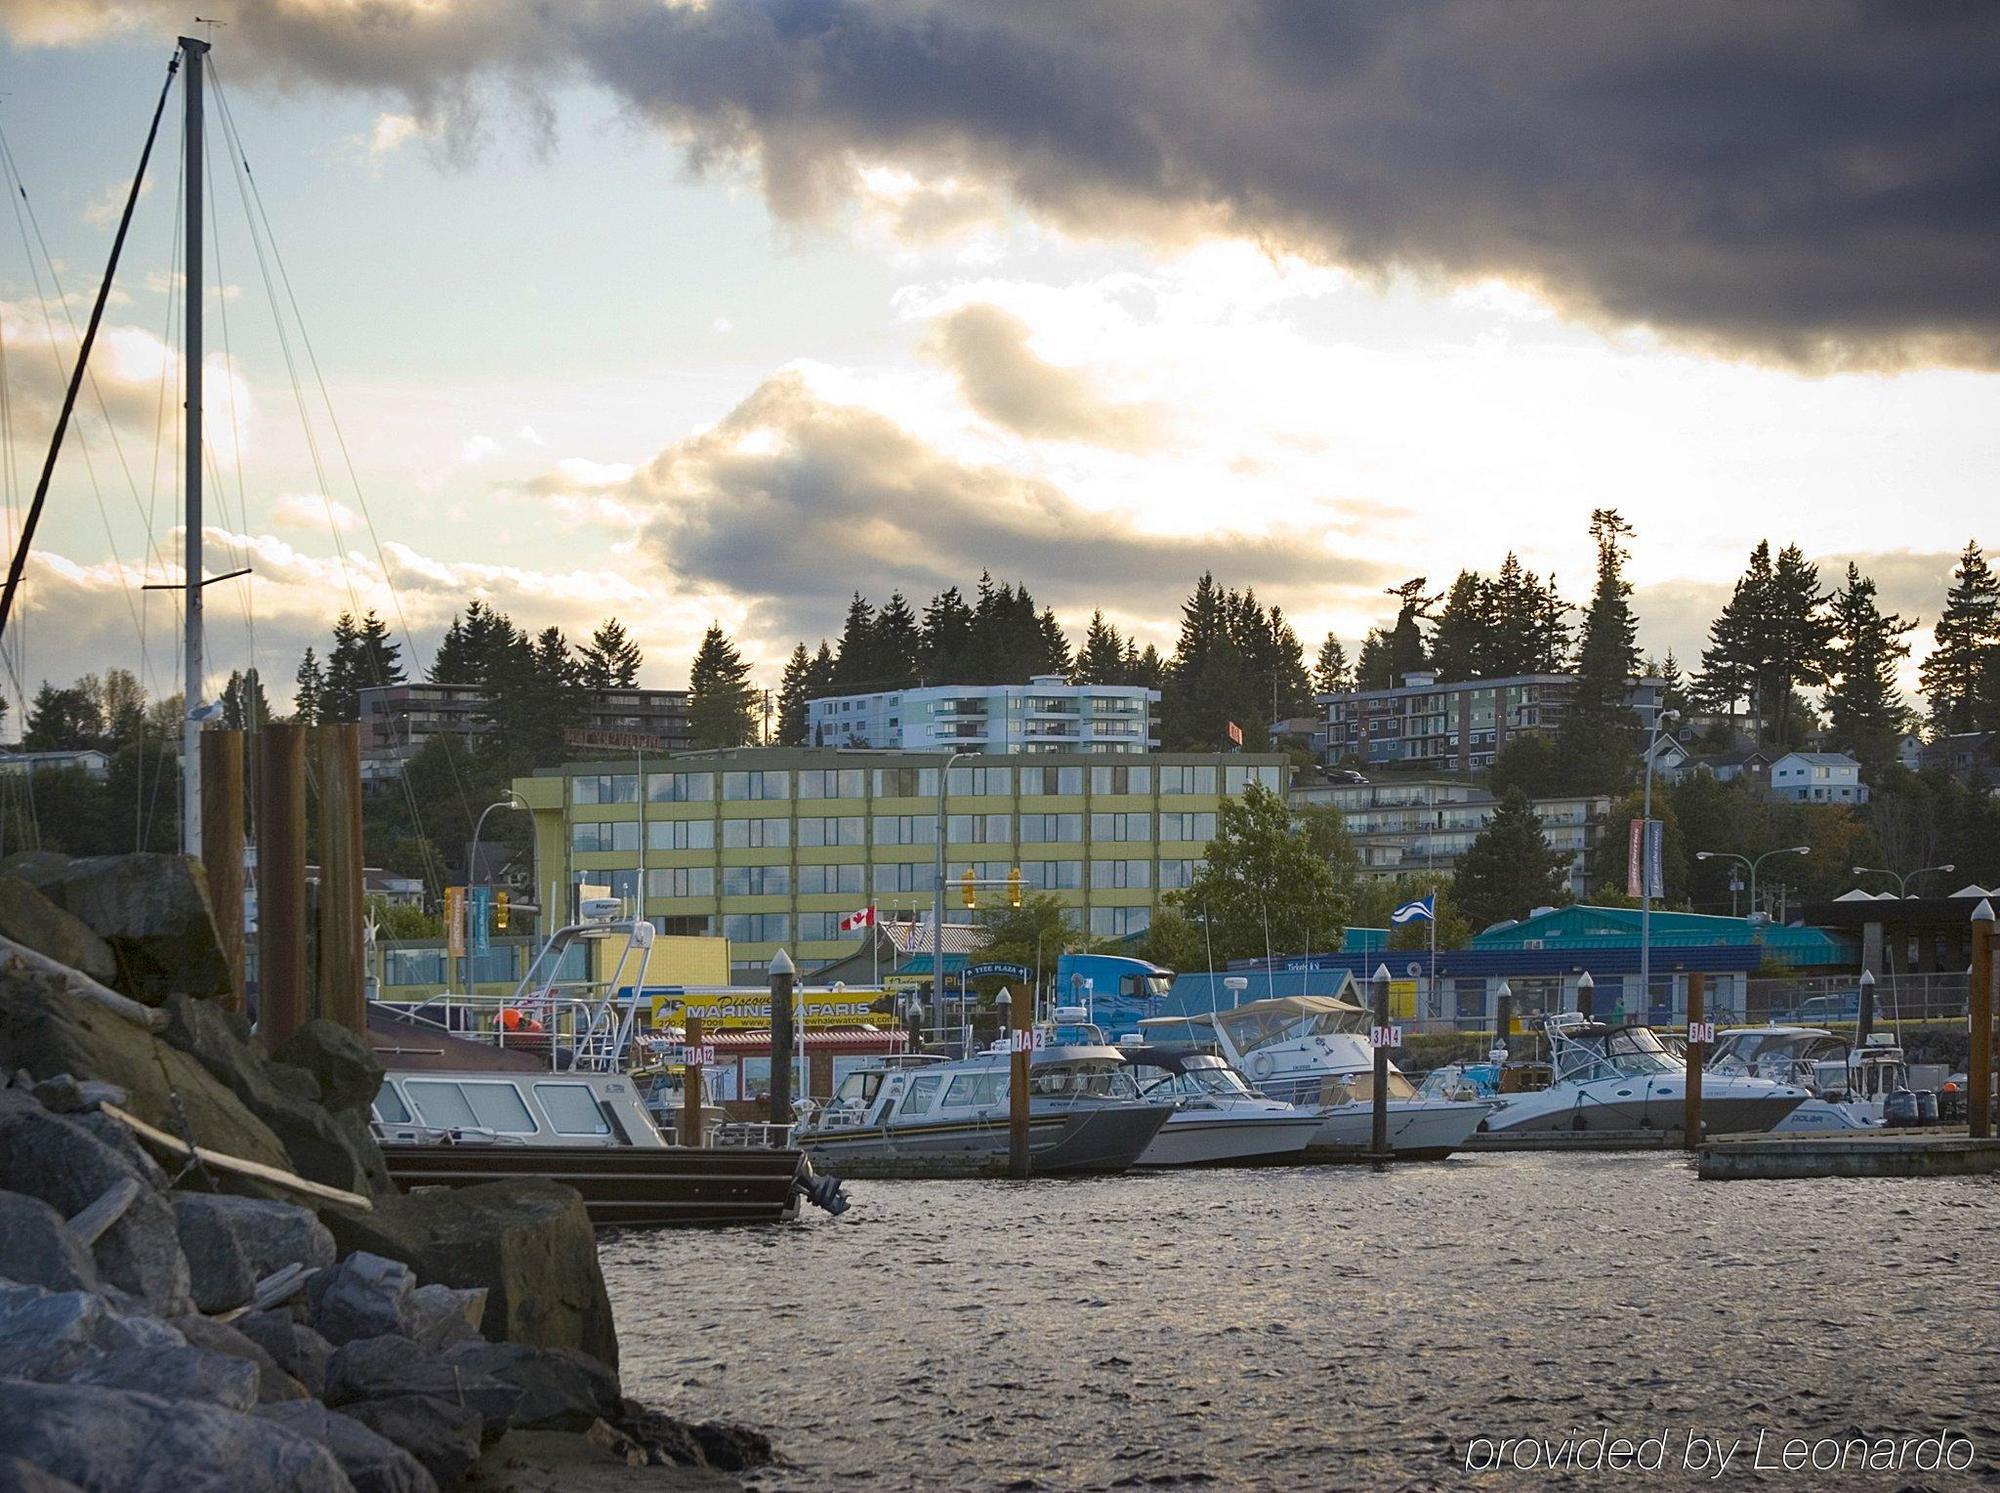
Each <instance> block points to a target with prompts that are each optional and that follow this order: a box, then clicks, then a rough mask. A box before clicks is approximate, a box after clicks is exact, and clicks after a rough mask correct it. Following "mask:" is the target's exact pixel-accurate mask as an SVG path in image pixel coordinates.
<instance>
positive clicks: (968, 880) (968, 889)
mask: <svg viewBox="0 0 2000 1493" xmlns="http://www.w3.org/2000/svg"><path fill="white" fill-rule="evenodd" d="M959 888H960V890H959V895H960V896H961V897H963V898H964V899H965V905H966V906H967V907H977V906H978V905H979V892H978V889H977V888H976V887H975V886H974V885H973V876H972V867H970V866H967V867H966V868H965V874H964V875H963V876H961V877H960V878H959Z"/></svg>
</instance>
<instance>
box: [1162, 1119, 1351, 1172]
mask: <svg viewBox="0 0 2000 1493" xmlns="http://www.w3.org/2000/svg"><path fill="white" fill-rule="evenodd" d="M1319 1130H1320V1119H1319V1116H1318V1115H1311V1114H1301V1115H1286V1114H1251V1115H1231V1114H1230V1113H1229V1112H1228V1111H1226V1110H1224V1111H1205V1110H1186V1111H1182V1112H1180V1113H1177V1114H1175V1115H1174V1116H1173V1118H1171V1119H1169V1120H1168V1121H1167V1123H1166V1124H1164V1125H1162V1126H1161V1127H1160V1133H1159V1134H1158V1135H1156V1136H1154V1137H1153V1141H1152V1144H1151V1145H1149V1146H1147V1147H1146V1149H1145V1151H1144V1152H1143V1153H1142V1154H1141V1155H1140V1157H1139V1162H1138V1164H1139V1165H1140V1166H1142V1167H1156V1166H1256V1165H1263V1164H1268V1163H1273V1162H1285V1161H1297V1160H1299V1159H1301V1157H1302V1156H1303V1154H1304V1152H1305V1148H1306V1147H1307V1146H1308V1145H1309V1144H1311V1142H1312V1138H1313V1137H1314V1136H1315V1135H1317V1134H1318V1133H1319Z"/></svg>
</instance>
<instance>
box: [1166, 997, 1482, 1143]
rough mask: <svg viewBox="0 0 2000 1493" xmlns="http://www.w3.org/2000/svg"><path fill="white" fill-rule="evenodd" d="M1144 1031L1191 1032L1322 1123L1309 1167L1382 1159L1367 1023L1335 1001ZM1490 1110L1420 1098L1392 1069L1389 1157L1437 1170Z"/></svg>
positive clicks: (1474, 1103) (1270, 1003)
mask: <svg viewBox="0 0 2000 1493" xmlns="http://www.w3.org/2000/svg"><path fill="white" fill-rule="evenodd" d="M1140 1026H1141V1027H1144V1028H1166V1027H1175V1026H1179V1027H1183V1028H1190V1029H1193V1030H1194V1031H1196V1032H1197V1033H1198V1034H1202V1033H1205V1034H1207V1035H1209V1036H1211V1037H1212V1039H1213V1041H1214V1043H1215V1046H1216V1049H1217V1051H1218V1052H1219V1053H1220V1055H1221V1056H1222V1058H1223V1059H1224V1060H1225V1061H1226V1062H1228V1063H1229V1065H1230V1066H1232V1067H1234V1068H1236V1069H1238V1070H1239V1071H1241V1072H1242V1073H1243V1074H1244V1075H1245V1076H1246V1077H1247V1078H1248V1079H1249V1080H1250V1082H1251V1084H1252V1085H1253V1086H1254V1087H1255V1089H1256V1091H1257V1092H1258V1093H1260V1094H1262V1095H1264V1096H1265V1097H1267V1098H1270V1099H1276V1100H1279V1101H1280V1102H1282V1103H1286V1104H1290V1105H1292V1106H1293V1107H1295V1108H1298V1109H1304V1110H1309V1111H1311V1112H1313V1113H1315V1114H1317V1115H1318V1116H1319V1121H1320V1126H1319V1129H1318V1131H1317V1132H1316V1133H1315V1134H1314V1136H1313V1138H1312V1141H1311V1142H1310V1143H1309V1144H1308V1146H1307V1148H1306V1152H1305V1159H1306V1160H1308V1161H1313V1160H1322V1161H1323V1160H1347V1159H1359V1158H1361V1157H1364V1156H1367V1155H1370V1154H1372V1153H1373V1150H1374V1143H1375V1142H1374V1129H1375V1114H1374V1096H1375V1053H1374V1049H1373V1048H1371V1047H1370V1046H1369V1045H1368V1032H1367V1027H1368V1013H1367V1012H1366V1011H1364V1010H1362V1009H1361V1007H1359V1006H1357V1005H1355V1004H1354V1003H1353V1002H1352V1001H1345V1000H1342V999H1340V998H1339V997H1338V996H1332V995H1286V996H1278V997H1275V998H1273V999H1270V1000H1260V1001H1249V1002H1246V1003H1245V1004H1243V1005H1240V1006H1232V1007H1231V1008H1229V1009H1228V1010H1226V1011H1212V1012H1200V1013H1195V1014H1191V1015H1188V1016H1168V1017H1155V1018H1152V1019H1150V1020H1147V1021H1142V1022H1141V1023H1140ZM1488 1108H1489V1106H1488V1105H1487V1104H1486V1103H1484V1102H1483V1101H1479V1100H1454V1099H1428V1098H1421V1097H1419V1096H1418V1094H1417V1091H1416V1089H1415V1088H1414V1087H1413V1086H1412V1085H1411V1083H1410V1081H1409V1079H1407V1078H1406V1077H1404V1076H1403V1073H1402V1071H1401V1070H1400V1069H1398V1068H1397V1067H1396V1065H1395V1064H1394V1063H1393V1062H1392V1063H1390V1064H1389V1094H1388V1113H1389V1148H1390V1150H1391V1152H1392V1153H1393V1154H1394V1156H1395V1157H1396V1159H1398V1160H1400V1161H1437V1160H1442V1159H1443V1158H1444V1157H1446V1156H1449V1155H1450V1154H1451V1153H1452V1152H1453V1151H1456V1150H1457V1149H1458V1148H1459V1147H1460V1146H1462V1145H1464V1144H1465V1142H1466V1140H1467V1138H1468V1137H1470V1136H1471V1134H1472V1133H1473V1131H1475V1130H1477V1129H1478V1128H1479V1124H1480V1121H1482V1120H1483V1119H1485V1118H1486V1112H1487V1110H1488Z"/></svg>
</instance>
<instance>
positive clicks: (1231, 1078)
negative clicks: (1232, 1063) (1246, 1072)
mask: <svg viewBox="0 0 2000 1493" xmlns="http://www.w3.org/2000/svg"><path fill="white" fill-rule="evenodd" d="M1139 1093H1140V1094H1141V1096H1143V1097H1144V1098H1147V1099H1204V1098H1217V1099H1240V1098H1243V1097H1244V1096H1246V1095H1248V1094H1249V1093H1250V1086H1249V1085H1248V1084H1246V1083H1245V1082H1244V1081H1243V1079H1242V1076H1241V1075H1240V1074H1238V1073H1237V1071H1236V1070H1235V1069H1234V1068H1188V1069H1184V1070H1183V1071H1181V1072H1179V1073H1163V1074H1160V1075H1159V1076H1158V1077H1154V1076H1153V1075H1152V1073H1151V1072H1149V1071H1142V1072H1141V1073H1140V1074H1139Z"/></svg>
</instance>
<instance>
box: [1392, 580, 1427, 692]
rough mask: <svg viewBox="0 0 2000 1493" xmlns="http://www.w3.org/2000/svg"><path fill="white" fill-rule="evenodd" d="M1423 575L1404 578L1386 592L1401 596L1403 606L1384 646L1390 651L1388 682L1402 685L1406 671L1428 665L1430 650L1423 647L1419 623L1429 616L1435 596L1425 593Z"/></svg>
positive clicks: (1414, 670) (1424, 667)
mask: <svg viewBox="0 0 2000 1493" xmlns="http://www.w3.org/2000/svg"><path fill="white" fill-rule="evenodd" d="M1424 580H1425V578H1424V577H1423V576H1417V577H1416V578H1415V579H1413V580H1407V581H1405V582H1403V584H1402V585H1400V586H1391V587H1390V588H1389V595H1391V596H1394V597H1398V598H1400V599H1401V602H1402V605H1401V606H1399V607H1398V608H1397V609H1396V624H1395V626H1394V627H1392V628H1390V629H1389V632H1388V635H1387V638H1386V646H1387V648H1388V652H1389V660H1388V662H1389V683H1390V684H1391V685H1397V684H1401V683H1402V682H1403V676H1404V675H1405V674H1413V673H1416V672H1418V671H1420V670H1423V669H1428V668H1429V667H1430V652H1429V650H1428V649H1426V648H1425V647H1424V630H1423V628H1422V627H1421V626H1420V625H1419V624H1420V623H1421V622H1422V620H1423V619H1424V618H1425V617H1427V616H1429V615H1430V609H1431V607H1432V605H1433V604H1434V603H1435V602H1436V601H1437V599H1438V598H1437V597H1435V596H1429V597H1427V596H1425V595H1424V594H1423V592H1424Z"/></svg>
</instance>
